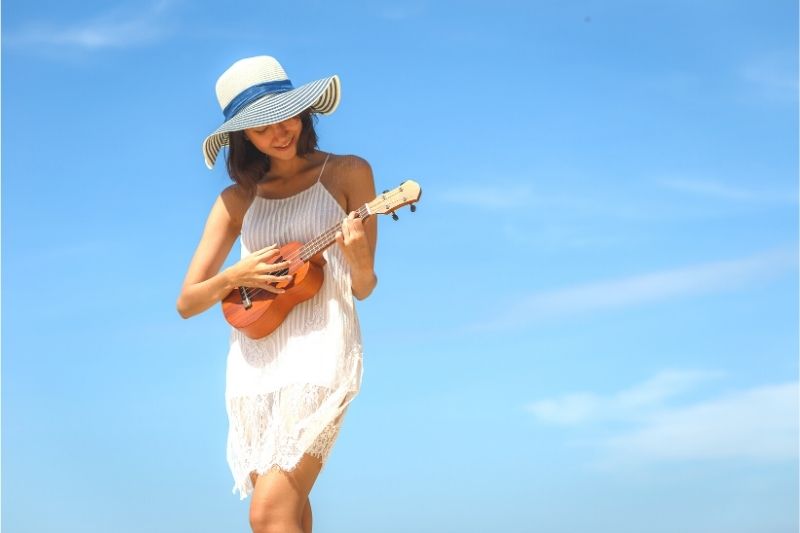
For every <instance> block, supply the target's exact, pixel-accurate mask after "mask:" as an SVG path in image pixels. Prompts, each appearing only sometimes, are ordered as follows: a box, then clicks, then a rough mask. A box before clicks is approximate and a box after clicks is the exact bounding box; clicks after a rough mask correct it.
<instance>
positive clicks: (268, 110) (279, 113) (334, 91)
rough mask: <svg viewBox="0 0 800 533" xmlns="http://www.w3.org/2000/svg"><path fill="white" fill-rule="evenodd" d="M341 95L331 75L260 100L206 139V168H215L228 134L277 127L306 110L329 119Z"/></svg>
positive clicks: (204, 145)
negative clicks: (249, 129) (326, 116)
mask: <svg viewBox="0 0 800 533" xmlns="http://www.w3.org/2000/svg"><path fill="white" fill-rule="evenodd" d="M340 93H341V88H340V84H339V76H337V75H333V76H331V77H329V78H323V79H320V80H317V81H312V82H310V83H306V84H305V85H301V86H300V87H298V88H296V89H292V90H290V91H286V92H283V93H276V94H267V95H265V96H264V97H263V98H259V99H258V100H256V101H255V102H253V103H251V104H248V105H247V106H246V107H244V108H243V109H242V110H241V111H239V112H238V113H237V114H236V115H235V116H233V117H232V118H231V119H230V120H227V121H226V122H225V123H223V124H222V126H220V127H219V128H217V129H216V131H214V133H212V134H211V135H209V136H208V137H206V139H205V140H204V141H203V157H204V158H205V161H206V166H207V167H208V168H209V169H211V168H214V163H215V162H216V160H217V155H218V154H219V151H220V149H221V148H222V147H223V146H226V145H227V144H228V133H229V132H232V131H240V130H243V129H246V128H255V127H258V126H267V125H269V124H277V123H278V122H282V121H284V120H286V119H288V118H291V117H294V116H296V115H299V114H300V113H301V112H303V111H305V110H306V109H308V108H311V111H313V112H314V113H321V114H323V115H329V114H331V113H333V112H334V111H335V110H336V108H337V107H338V106H339V99H340Z"/></svg>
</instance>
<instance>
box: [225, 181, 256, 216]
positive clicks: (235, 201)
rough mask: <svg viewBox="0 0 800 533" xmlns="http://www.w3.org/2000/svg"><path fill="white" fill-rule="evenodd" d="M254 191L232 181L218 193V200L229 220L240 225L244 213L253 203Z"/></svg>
mask: <svg viewBox="0 0 800 533" xmlns="http://www.w3.org/2000/svg"><path fill="white" fill-rule="evenodd" d="M253 197H254V191H248V190H246V189H245V188H243V187H242V186H241V185H239V184H238V183H234V184H233V185H230V186H228V187H225V189H223V190H222V192H221V193H219V200H220V201H221V202H222V205H223V206H224V207H225V210H226V211H227V212H228V215H229V216H230V219H231V221H233V222H234V223H235V224H236V225H238V226H241V224H242V220H243V219H244V214H245V213H246V212H247V209H248V208H249V207H250V204H252V203H253Z"/></svg>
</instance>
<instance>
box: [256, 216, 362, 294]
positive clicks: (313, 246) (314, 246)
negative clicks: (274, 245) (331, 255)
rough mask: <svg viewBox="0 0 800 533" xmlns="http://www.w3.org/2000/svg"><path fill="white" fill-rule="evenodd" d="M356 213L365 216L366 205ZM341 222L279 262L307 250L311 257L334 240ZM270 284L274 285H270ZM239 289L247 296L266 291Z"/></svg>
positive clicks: (280, 271) (286, 271)
mask: <svg viewBox="0 0 800 533" xmlns="http://www.w3.org/2000/svg"><path fill="white" fill-rule="evenodd" d="M356 213H357V214H358V216H359V218H361V219H364V218H366V216H367V214H368V213H369V212H368V210H367V206H366V205H362V206H361V207H359V208H358V209H357V210H356ZM345 220H346V219H342V222H344V221H345ZM342 222H339V223H338V224H336V225H334V226H331V227H330V228H328V229H327V230H325V232H323V233H322V234H321V235H320V236H319V237H317V238H315V239H313V240H312V241H309V242H308V243H306V244H304V245H303V246H301V247H300V248H299V249H298V250H296V251H295V252H292V253H291V254H289V255H287V256H286V257H284V258H283V261H281V262H282V263H283V262H286V261H288V262H289V263H292V262H294V261H295V260H296V259H298V258H301V257H302V256H303V254H304V253H306V254H308V253H309V252H312V253H310V255H309V256H308V257H312V256H314V255H316V254H317V253H319V252H320V251H322V250H323V249H324V248H321V247H322V246H323V245H324V247H327V245H328V244H329V243H330V242H331V241H332V240H334V237H335V235H336V232H338V231H339V230H340V229H341V227H342ZM304 250H305V251H304ZM288 273H289V269H288V268H283V269H281V270H278V271H275V272H270V275H272V276H285V275H286V274H288ZM272 286H273V287H274V285H272ZM241 289H243V290H244V293H245V295H246V296H247V297H248V298H252V297H253V296H256V295H257V294H259V293H261V292H265V291H266V289H263V288H261V287H241Z"/></svg>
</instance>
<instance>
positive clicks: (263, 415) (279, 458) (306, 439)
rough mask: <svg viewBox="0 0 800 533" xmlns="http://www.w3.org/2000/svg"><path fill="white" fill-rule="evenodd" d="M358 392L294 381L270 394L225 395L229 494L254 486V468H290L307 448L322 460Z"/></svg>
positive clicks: (243, 495) (245, 491) (246, 491)
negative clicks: (230, 479) (230, 490)
mask: <svg viewBox="0 0 800 533" xmlns="http://www.w3.org/2000/svg"><path fill="white" fill-rule="evenodd" d="M355 394H356V391H351V390H347V389H345V390H332V389H329V388H327V387H320V386H318V385H312V384H296V385H291V386H288V387H284V388H282V389H279V390H277V391H274V392H272V393H269V394H259V395H257V396H241V397H235V398H229V399H228V400H227V402H226V404H227V410H228V419H229V422H230V426H229V432H228V465H229V466H230V469H231V473H232V474H233V477H234V486H233V493H234V494H235V493H236V492H237V491H238V492H239V497H240V499H242V500H244V499H245V498H247V496H249V495H250V494H251V493H252V491H253V483H252V480H251V478H250V474H251V473H252V472H257V473H259V474H263V473H264V472H267V471H269V470H273V469H276V468H277V469H281V470H284V471H287V472H291V471H292V470H294V468H295V467H296V466H297V464H298V463H299V462H300V459H302V457H303V454H304V453H307V454H309V455H313V456H314V457H317V458H318V459H319V460H320V461H321V462H322V463H323V464H324V463H325V462H326V461H327V458H328V456H329V454H330V452H331V449H332V448H333V445H334V443H335V442H336V438H337V436H338V433H339V429H340V427H341V423H342V420H343V417H344V414H345V412H346V409H347V406H348V404H349V403H350V401H352V399H353V398H354V397H355Z"/></svg>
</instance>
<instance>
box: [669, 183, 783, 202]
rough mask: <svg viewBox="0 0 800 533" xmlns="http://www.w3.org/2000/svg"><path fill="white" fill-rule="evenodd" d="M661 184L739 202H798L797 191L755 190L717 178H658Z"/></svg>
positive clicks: (704, 195) (707, 196) (706, 196)
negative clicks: (726, 182)
mask: <svg viewBox="0 0 800 533" xmlns="http://www.w3.org/2000/svg"><path fill="white" fill-rule="evenodd" d="M657 183H658V185H659V186H661V187H663V188H665V189H670V190H674V191H678V192H683V193H688V194H693V195H696V196H702V197H705V198H713V199H720V200H731V201H738V202H753V203H784V204H796V203H797V193H796V192H794V193H789V192H776V191H766V190H754V189H747V188H744V187H735V186H731V185H728V184H725V183H722V182H720V181H715V180H695V179H681V178H663V179H659V180H657Z"/></svg>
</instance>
